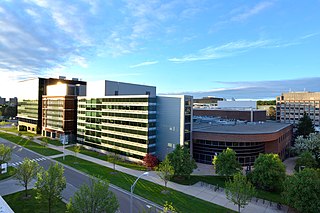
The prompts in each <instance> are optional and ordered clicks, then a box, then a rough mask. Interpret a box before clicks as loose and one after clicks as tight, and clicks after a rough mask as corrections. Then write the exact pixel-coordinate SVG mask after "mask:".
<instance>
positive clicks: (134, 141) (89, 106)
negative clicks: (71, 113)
mask: <svg viewBox="0 0 320 213" xmlns="http://www.w3.org/2000/svg"><path fill="white" fill-rule="evenodd" d="M77 141H78V143H81V144H84V145H88V146H90V147H94V148H97V149H103V150H106V151H110V152H117V153H119V154H121V155H124V156H128V157H132V158H135V159H140V160H141V159H142V158H143V157H144V156H145V155H146V154H147V153H150V154H155V145H156V100H155V98H150V97H149V96H148V95H143V96H134V97H133V96H113V97H108V96H107V97H104V98H79V99H78V112H77Z"/></svg>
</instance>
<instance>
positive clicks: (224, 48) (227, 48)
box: [168, 40, 274, 63]
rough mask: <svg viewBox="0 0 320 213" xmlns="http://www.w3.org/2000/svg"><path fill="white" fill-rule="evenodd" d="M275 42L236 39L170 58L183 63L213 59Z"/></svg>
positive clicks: (172, 60)
mask: <svg viewBox="0 0 320 213" xmlns="http://www.w3.org/2000/svg"><path fill="white" fill-rule="evenodd" d="M272 43H274V42H272V41H270V40H257V41H235V42H229V43H227V44H223V45H220V46H216V47H215V46H208V47H206V48H203V49H200V50H199V51H197V53H195V54H189V55H186V56H183V57H181V58H176V57H174V58H169V59H168V60H169V61H171V62H176V63H182V62H190V61H200V60H213V59H219V58H225V57H231V56H234V55H236V54H239V53H243V52H247V51H249V50H251V49H256V48H262V47H267V46H268V45H270V44H272Z"/></svg>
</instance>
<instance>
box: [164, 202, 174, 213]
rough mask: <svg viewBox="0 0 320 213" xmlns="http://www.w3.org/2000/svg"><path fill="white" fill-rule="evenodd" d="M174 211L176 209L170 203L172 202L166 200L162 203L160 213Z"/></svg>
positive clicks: (171, 212)
mask: <svg viewBox="0 0 320 213" xmlns="http://www.w3.org/2000/svg"><path fill="white" fill-rule="evenodd" d="M169 212H170V213H176V212H177V210H176V209H175V208H174V206H173V205H172V203H168V201H166V202H165V203H164V205H163V212H162V213H169Z"/></svg>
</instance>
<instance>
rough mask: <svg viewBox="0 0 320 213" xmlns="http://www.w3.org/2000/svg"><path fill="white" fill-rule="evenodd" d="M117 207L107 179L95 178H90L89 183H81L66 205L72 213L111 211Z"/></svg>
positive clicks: (110, 212) (117, 204) (116, 201)
mask: <svg viewBox="0 0 320 213" xmlns="http://www.w3.org/2000/svg"><path fill="white" fill-rule="evenodd" d="M118 208H119V203H118V200H117V198H116V196H115V195H114V194H113V192H111V191H109V183H108V181H105V180H95V179H91V180H90V183H89V185H88V184H84V185H82V186H81V187H80V189H79V190H78V191H77V192H76V193H75V194H74V196H73V198H70V202H69V203H68V205H67V209H68V211H69V212H74V213H113V212H116V211H117V209H118Z"/></svg>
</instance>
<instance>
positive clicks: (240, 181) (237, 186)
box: [226, 172, 255, 212]
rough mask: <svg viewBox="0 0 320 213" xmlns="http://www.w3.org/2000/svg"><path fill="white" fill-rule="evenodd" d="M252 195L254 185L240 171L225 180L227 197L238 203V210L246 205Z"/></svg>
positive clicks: (253, 193)
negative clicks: (230, 178)
mask: <svg viewBox="0 0 320 213" xmlns="http://www.w3.org/2000/svg"><path fill="white" fill-rule="evenodd" d="M254 195H255V188H254V186H253V185H252V184H251V183H250V182H249V181H248V180H247V178H246V176H244V175H242V174H241V173H240V172H238V173H236V174H235V175H234V176H233V180H229V181H228V182H226V196H227V199H228V200H230V201H232V202H233V203H234V204H235V205H238V212H240V209H241V208H244V207H245V206H246V205H248V203H249V201H250V200H251V198H252V197H253V196H254Z"/></svg>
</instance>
